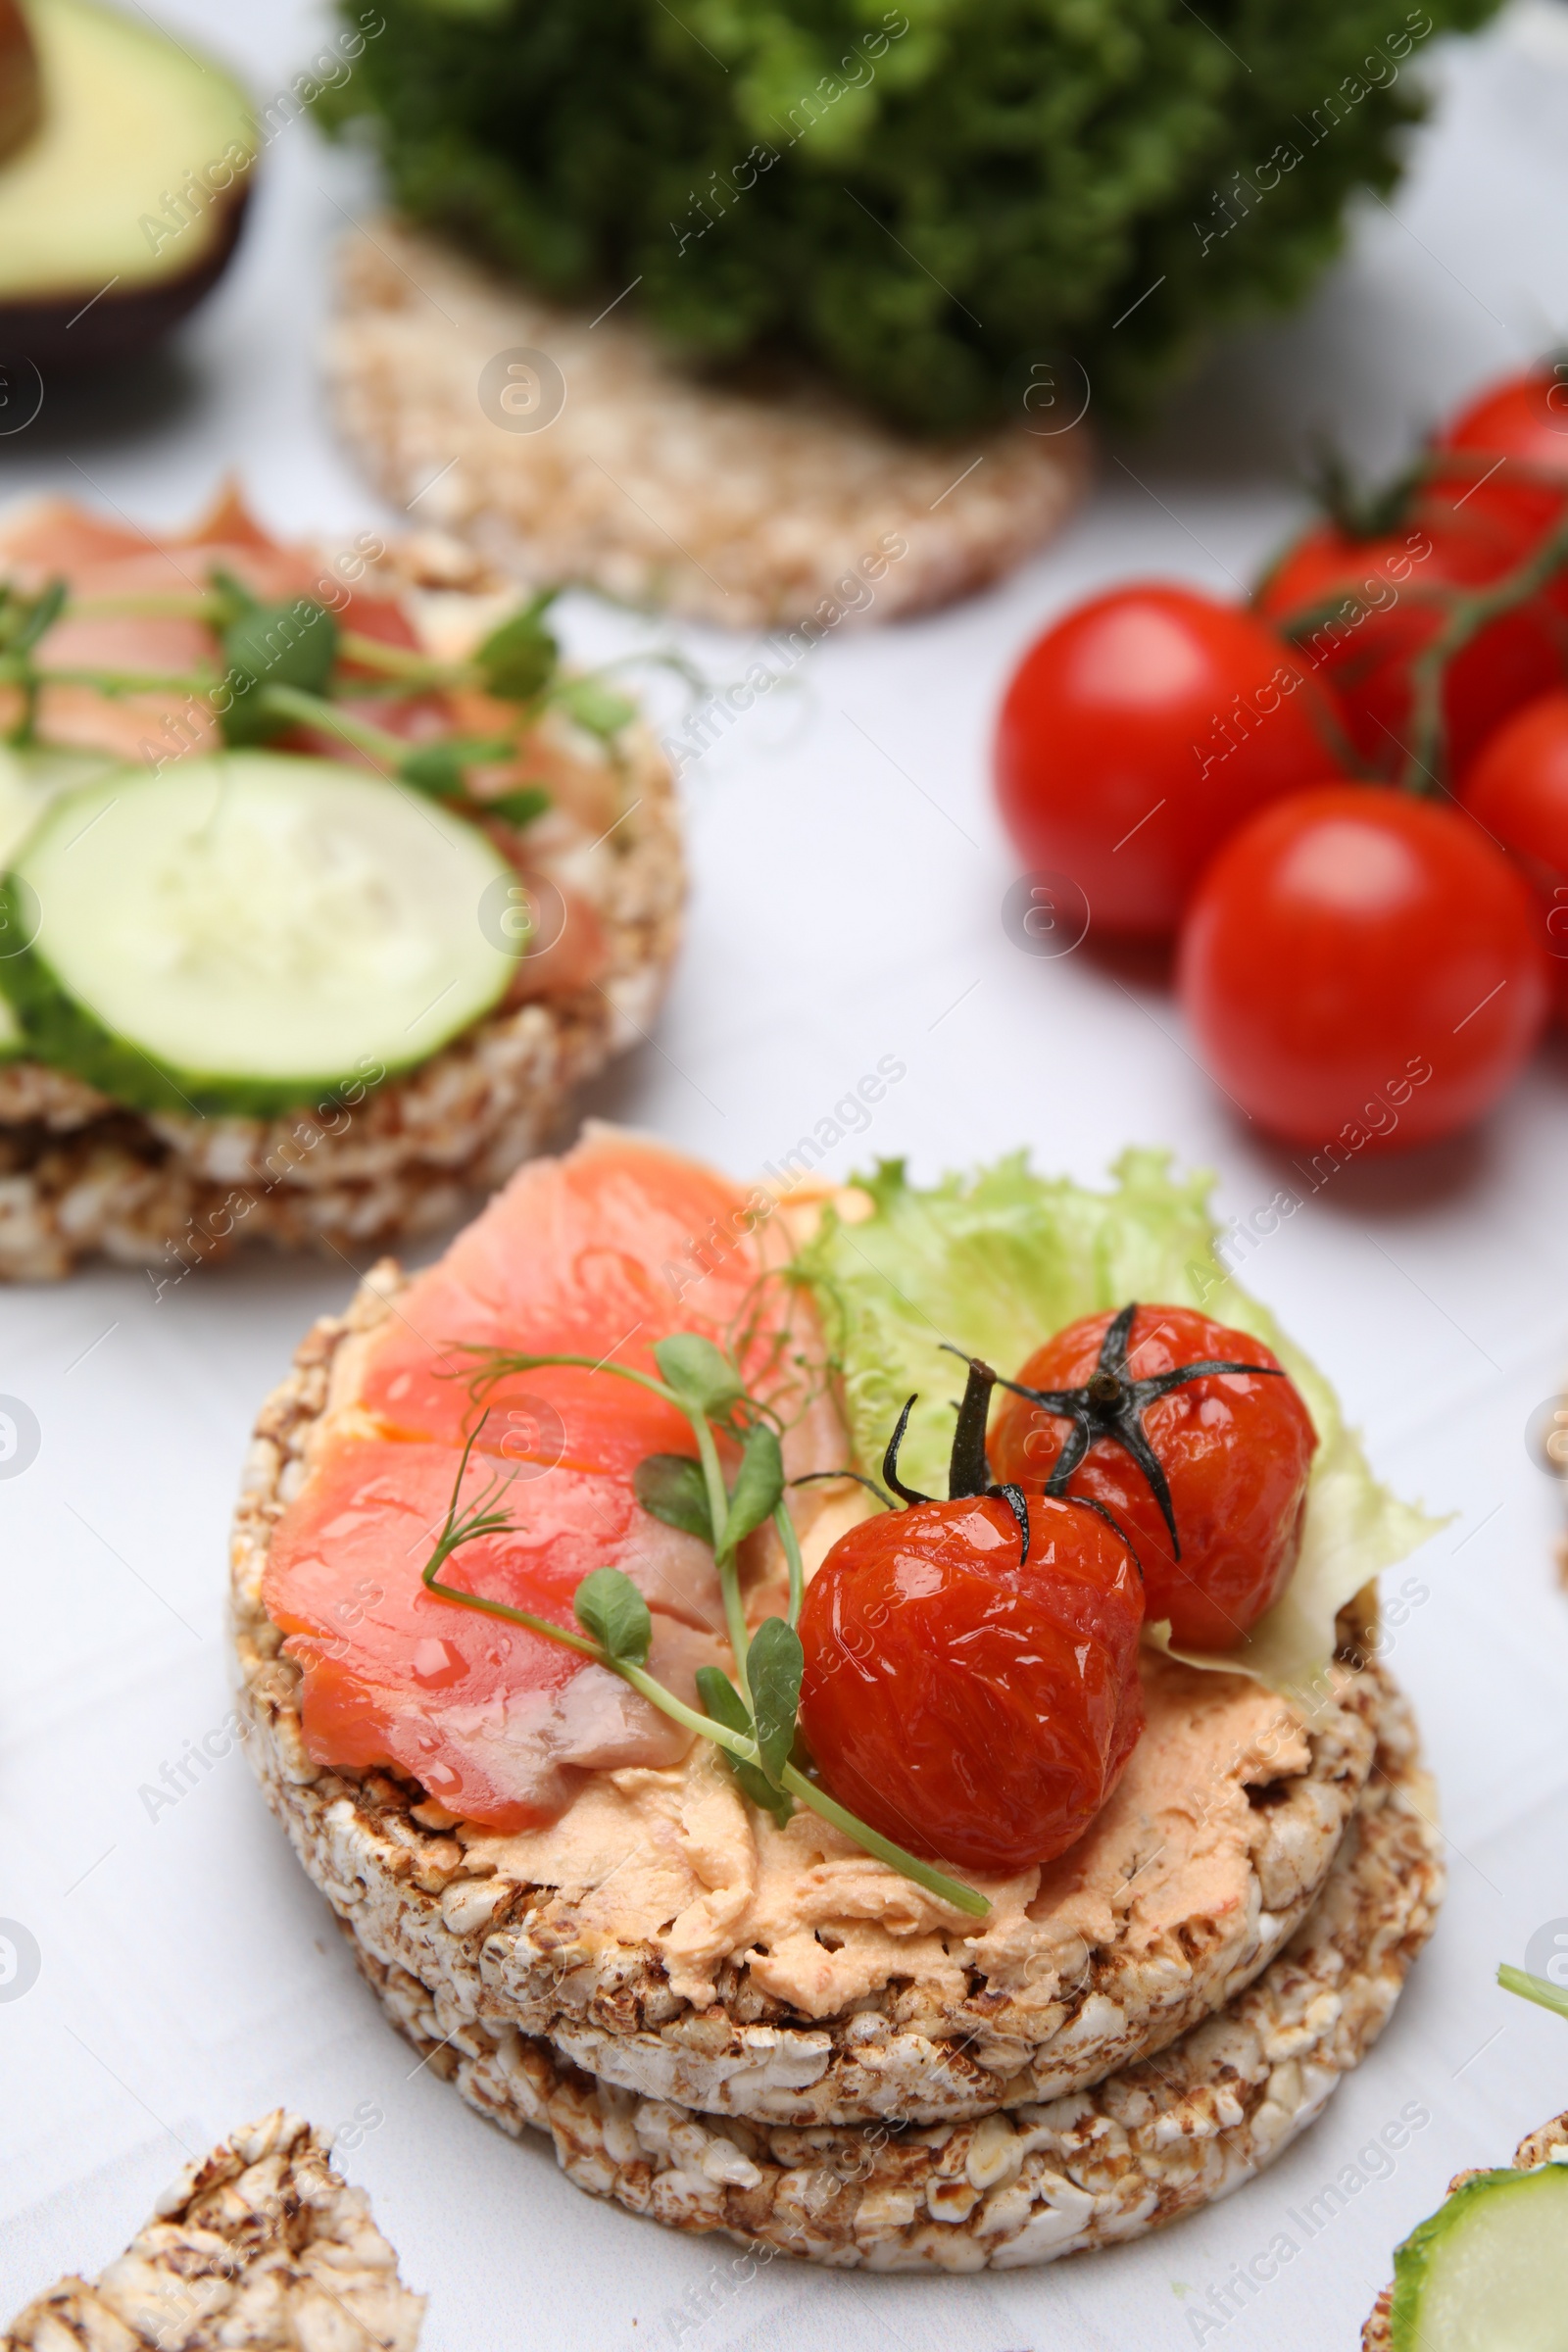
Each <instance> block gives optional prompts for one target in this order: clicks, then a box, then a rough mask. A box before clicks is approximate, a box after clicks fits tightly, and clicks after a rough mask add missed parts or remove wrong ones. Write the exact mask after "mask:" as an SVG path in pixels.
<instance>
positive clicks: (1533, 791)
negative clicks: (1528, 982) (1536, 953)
mask: <svg viewBox="0 0 1568 2352" xmlns="http://www.w3.org/2000/svg"><path fill="white" fill-rule="evenodd" d="M1459 798H1460V800H1461V801H1462V802H1463V804H1464V806H1465V807H1466V808H1467V809H1469V810H1470V812H1471V814H1472V815H1473V816H1474V817H1475V818H1476V820H1477V821H1478V823H1480V824H1482V825H1484V826H1485V827H1486V829H1487V831H1488V832H1489V833H1490V834H1491V835H1492V836H1493V838H1494V839H1495V840H1496V841H1500V842H1501V844H1502V846H1503V848H1504V849H1505V850H1506V851H1507V852H1508V853H1509V855H1510V857H1512V858H1516V859H1517V860H1518V862H1519V864H1520V866H1521V867H1522V868H1523V870H1524V872H1525V874H1526V875H1527V876H1528V878H1529V881H1530V883H1531V886H1532V888H1533V889H1534V890H1535V892H1536V894H1537V897H1538V899H1539V901H1540V929H1541V934H1542V936H1543V938H1544V941H1545V944H1546V950H1547V953H1548V954H1549V955H1550V956H1552V958H1553V963H1552V977H1553V986H1554V994H1555V1000H1556V1006H1557V1018H1558V1019H1559V1020H1561V1021H1568V692H1563V691H1562V690H1560V689H1559V691H1558V692H1557V693H1555V694H1544V695H1542V697H1541V698H1540V700H1539V701H1538V702H1534V703H1527V704H1526V705H1525V707H1524V709H1523V710H1522V711H1515V712H1514V715H1513V717H1512V718H1510V719H1509V721H1508V723H1507V725H1506V726H1503V727H1499V728H1498V729H1497V732H1496V734H1495V735H1494V736H1493V737H1492V738H1491V740H1490V741H1489V742H1488V744H1487V746H1486V748H1485V750H1484V751H1483V752H1482V754H1481V757H1480V759H1479V760H1477V761H1476V763H1475V765H1474V766H1473V767H1472V768H1471V770H1470V773H1469V774H1468V776H1466V777H1465V779H1464V781H1463V783H1462V784H1461V786H1460V791H1459Z"/></svg>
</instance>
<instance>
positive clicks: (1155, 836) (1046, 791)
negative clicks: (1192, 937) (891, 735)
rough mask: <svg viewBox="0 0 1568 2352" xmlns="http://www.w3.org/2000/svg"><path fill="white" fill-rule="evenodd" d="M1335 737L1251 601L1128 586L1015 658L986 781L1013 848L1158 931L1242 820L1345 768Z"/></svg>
mask: <svg viewBox="0 0 1568 2352" xmlns="http://www.w3.org/2000/svg"><path fill="white" fill-rule="evenodd" d="M1336 741H1337V734H1336V722H1335V719H1334V715H1333V712H1332V709H1331V706H1330V702H1329V699H1328V698H1327V697H1326V696H1325V695H1324V693H1323V692H1322V690H1321V688H1320V687H1319V686H1318V685H1317V684H1315V683H1314V681H1313V680H1312V678H1311V676H1310V674H1309V672H1308V669H1307V667H1306V665H1305V664H1304V663H1303V662H1301V661H1300V660H1299V657H1298V656H1297V655H1296V654H1295V652H1294V651H1293V650H1292V649H1291V648H1290V647H1288V646H1285V645H1283V644H1282V643H1281V642H1280V640H1279V639H1278V638H1277V637H1276V636H1275V635H1274V633H1273V631H1272V630H1270V629H1267V628H1264V627H1263V626H1262V625H1261V624H1260V623H1259V622H1258V621H1257V620H1255V619H1254V618H1253V617H1252V615H1251V614H1250V613H1244V612H1241V611H1239V610H1238V609H1237V608H1236V607H1234V606H1231V605H1224V604H1218V603H1216V602H1215V601H1214V600H1213V599H1212V598H1211V597H1206V596H1200V595H1198V594H1197V593H1196V592H1195V591H1194V590H1192V589H1189V588H1174V587H1163V586H1159V585H1152V586H1144V587H1132V588H1121V589H1117V590H1116V591H1115V592H1114V593H1113V594H1111V595H1109V596H1102V597H1097V598H1096V599H1095V601H1094V602H1093V603H1092V604H1087V605H1083V606H1080V608H1079V609H1078V611H1077V612H1075V613H1069V614H1068V615H1067V617H1066V619H1065V620H1061V621H1058V622H1057V623H1056V625H1055V626H1054V628H1051V629H1048V630H1047V631H1046V633H1045V635H1044V636H1043V637H1041V638H1038V639H1037V640H1036V642H1035V644H1034V645H1032V646H1031V647H1030V649H1029V651H1028V653H1027V654H1026V655H1025V656H1024V658H1023V660H1022V662H1020V663H1019V664H1018V667H1017V669H1016V671H1015V672H1014V674H1013V679H1012V683H1011V685H1010V686H1009V687H1008V688H1007V693H1006V698H1005V701H1004V703H1003V706H1002V716H1001V721H1000V724H999V727H998V733H997V749H996V773H997V790H998V794H999V797H1000V800H1001V804H1002V813H1003V817H1004V819H1005V823H1006V826H1007V829H1008V831H1009V832H1010V833H1011V835H1012V838H1013V841H1014V843H1015V844H1016V845H1017V849H1018V852H1019V854H1020V856H1021V857H1022V858H1024V859H1025V861H1026V863H1027V864H1028V865H1029V866H1030V867H1031V868H1034V869H1040V870H1042V871H1044V872H1047V873H1054V874H1060V875H1063V876H1065V877H1066V878H1067V879H1068V881H1070V882H1071V883H1075V884H1076V885H1077V887H1078V889H1079V890H1080V891H1082V893H1083V894H1084V897H1085V898H1086V899H1087V901H1088V906H1089V920H1090V923H1091V925H1094V926H1098V927H1099V928H1100V929H1102V930H1103V931H1106V932H1113V933H1120V934H1124V935H1128V936H1138V937H1143V938H1160V937H1164V936H1167V935H1168V934H1169V933H1170V932H1171V931H1173V930H1174V929H1175V927H1176V923H1177V920H1178V918H1179V916H1180V914H1181V910H1182V907H1183V906H1184V904H1185V902H1186V900H1187V897H1188V894H1189V892H1190V891H1191V889H1192V887H1193V884H1194V883H1195V882H1196V881H1197V879H1198V876H1199V874H1200V873H1201V871H1202V869H1203V867H1204V865H1205V864H1206V863H1207V861H1208V859H1209V858H1211V857H1212V856H1213V854H1214V852H1215V851H1216V850H1217V849H1218V847H1219V845H1220V843H1221V842H1222V841H1223V840H1224V839H1225V837H1226V835H1227V834H1229V833H1231V832H1232V831H1234V829H1235V827H1236V826H1237V825H1239V824H1240V823H1241V822H1242V821H1243V819H1244V818H1246V817H1249V816H1250V815H1251V814H1252V813H1253V812H1254V811H1255V810H1256V809H1260V808H1262V807H1263V806H1264V805H1265V804H1266V803H1267V802H1269V801H1273V800H1277V799H1278V798H1279V796H1280V795H1281V794H1282V793H1287V792H1293V791H1295V790H1297V789H1298V788H1299V786H1301V785H1304V784H1315V783H1319V782H1321V781H1322V780H1323V779H1324V778H1325V777H1328V776H1338V775H1343V774H1344V772H1345V770H1344V766H1343V764H1342V761H1341V760H1340V759H1339V758H1338V757H1337V756H1336V752H1335V749H1334V746H1335V743H1336Z"/></svg>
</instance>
